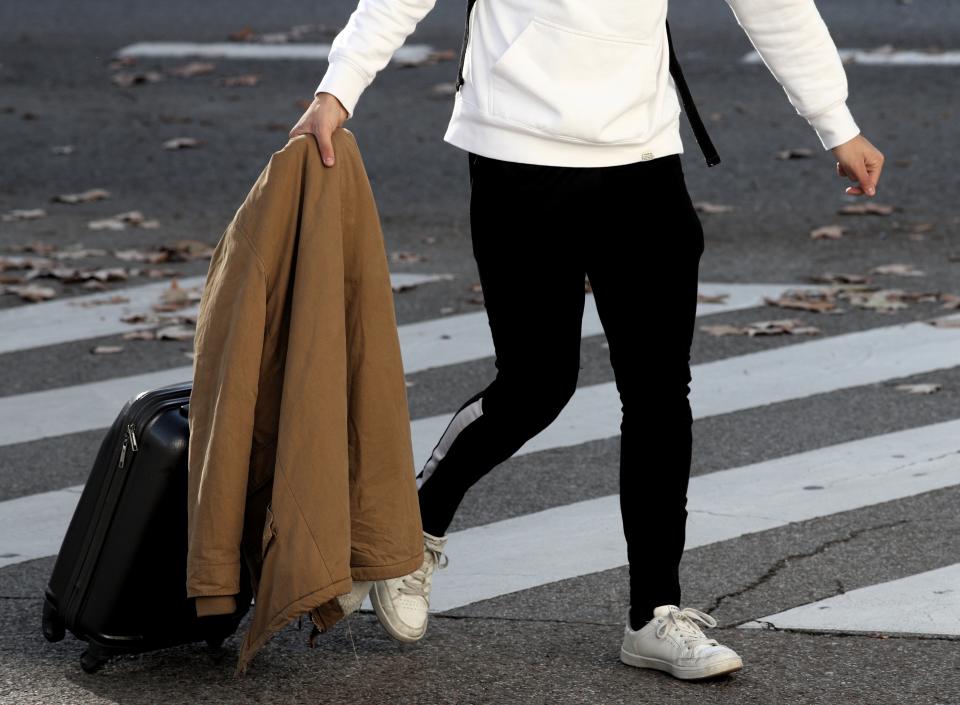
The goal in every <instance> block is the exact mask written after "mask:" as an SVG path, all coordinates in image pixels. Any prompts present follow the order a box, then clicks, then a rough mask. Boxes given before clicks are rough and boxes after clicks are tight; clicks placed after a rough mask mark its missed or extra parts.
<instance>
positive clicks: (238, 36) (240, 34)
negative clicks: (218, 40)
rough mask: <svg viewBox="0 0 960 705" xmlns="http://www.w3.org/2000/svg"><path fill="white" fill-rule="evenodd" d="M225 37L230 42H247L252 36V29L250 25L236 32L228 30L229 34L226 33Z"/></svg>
mask: <svg viewBox="0 0 960 705" xmlns="http://www.w3.org/2000/svg"><path fill="white" fill-rule="evenodd" d="M227 38H228V39H229V40H230V41H231V42H248V41H250V40H251V39H252V38H253V29H252V28H250V27H244V28H243V29H240V30H237V31H236V32H230V34H228V35H227Z"/></svg>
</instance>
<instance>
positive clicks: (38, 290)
mask: <svg viewBox="0 0 960 705" xmlns="http://www.w3.org/2000/svg"><path fill="white" fill-rule="evenodd" d="M4 292H5V293H10V294H16V295H17V296H19V297H20V298H21V299H23V300H24V301H30V302H35V301H46V300H47V299H52V298H53V297H54V296H56V295H57V292H56V290H55V289H54V288H53V287H49V286H39V285H38V284H26V285H18V284H14V285H12V286H7V287H4Z"/></svg>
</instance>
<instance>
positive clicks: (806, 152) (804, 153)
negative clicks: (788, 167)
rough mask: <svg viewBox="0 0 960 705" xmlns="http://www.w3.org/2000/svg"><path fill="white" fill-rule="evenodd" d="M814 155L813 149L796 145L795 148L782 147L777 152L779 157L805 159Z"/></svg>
mask: <svg viewBox="0 0 960 705" xmlns="http://www.w3.org/2000/svg"><path fill="white" fill-rule="evenodd" d="M812 156H813V150H812V149H807V148H806V147H795V148H793V149H782V150H780V151H779V152H777V159H805V158H807V157H812Z"/></svg>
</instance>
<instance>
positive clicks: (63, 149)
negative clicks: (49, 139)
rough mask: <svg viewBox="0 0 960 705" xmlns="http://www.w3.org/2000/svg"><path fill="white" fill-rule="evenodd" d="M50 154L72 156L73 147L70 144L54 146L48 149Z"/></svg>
mask: <svg viewBox="0 0 960 705" xmlns="http://www.w3.org/2000/svg"><path fill="white" fill-rule="evenodd" d="M50 152H51V153H52V154H56V155H57V156H64V155H67V154H73V152H74V147H73V145H72V144H60V145H54V146H53V147H51V148H50Z"/></svg>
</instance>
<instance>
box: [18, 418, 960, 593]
mask: <svg viewBox="0 0 960 705" xmlns="http://www.w3.org/2000/svg"><path fill="white" fill-rule="evenodd" d="M957 484H960V420H954V421H946V422H942V423H937V424H931V425H928V426H921V427H918V428H913V429H907V430H904V431H897V432H894V433H888V434H883V435H879V436H873V437H868V438H864V439H859V440H855V441H848V442H846V443H840V444H837V445H833V446H827V447H824V448H818V449H815V450H811V451H806V452H803V453H798V454H794V455H790V456H785V457H783V458H777V459H774V460H767V461H763V462H759V463H753V464H751V465H745V466H742V467H738V468H732V469H728V470H721V471H718V472H714V473H710V474H708V475H699V476H696V477H693V478H691V480H690V490H689V493H688V494H689V500H688V505H687V511H688V512H689V519H688V522H687V536H686V548H687V549H690V548H695V547H697V546H703V545H707V544H710V543H716V542H719V541H726V540H730V539H733V538H736V537H738V536H742V535H744V534H749V533H754V532H757V531H765V530H767V529H772V528H776V527H779V526H783V525H785V524H788V523H790V522H798V521H805V520H808V519H813V518H816V517H821V516H827V515H830V514H836V513H838V512H843V511H850V510H853V509H858V508H861V507H866V506H871V505H874V504H879V503H881V502H887V501H891V500H895V499H902V498H904V497H910V496H913V495H916V494H920V493H922V492H929V491H931V490H936V489H942V488H944V487H951V486H953V485H957ZM810 488H822V489H810ZM79 490H80V487H70V488H66V489H65V490H59V491H55V492H47V493H43V494H39V495H31V496H29V497H23V498H19V499H13V500H8V501H6V502H0V537H2V538H0V567H2V566H4V565H10V564H13V563H19V562H21V561H25V560H30V559H32V558H39V557H42V556H48V555H54V554H56V552H57V551H59V549H60V543H61V542H62V540H63V535H64V533H65V531H66V527H67V524H68V523H69V518H70V516H71V515H72V513H73V508H74V506H75V503H76V501H77V499H78V497H79V495H78V494H77V493H78V491H79ZM449 536H450V538H449V542H448V548H447V550H448V552H449V554H450V555H451V556H457V557H458V559H457V560H454V561H452V562H451V563H450V565H449V566H448V568H446V569H444V573H443V578H442V580H440V579H438V581H437V585H436V586H435V588H434V594H433V596H432V597H431V608H432V609H434V610H436V611H443V610H448V609H454V608H456V607H460V606H463V605H466V604H470V603H472V602H476V601H479V600H485V599H489V598H492V597H497V596H499V595H502V594H506V593H510V592H515V591H517V590H524V589H528V588H531V587H536V586H538V585H543V584H546V583H550V582H554V581H557V580H563V579H566V578H572V577H576V576H579V575H586V574H589V573H595V572H598V571H601V570H608V569H610V568H616V567H618V566H621V565H624V564H625V561H626V544H625V542H624V539H623V528H622V524H621V520H620V508H619V495H608V496H605V497H599V498H597V499H591V500H585V501H582V502H576V503H573V504H568V505H564V506H560V507H553V508H551V509H546V510H543V511H540V512H536V513H532V514H527V515H524V516H520V517H514V518H511V519H505V520H502V521H497V522H493V523H490V524H485V525H482V526H477V527H473V528H470V529H465V530H462V531H457V532H452V533H451V534H450V535H449Z"/></svg>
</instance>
